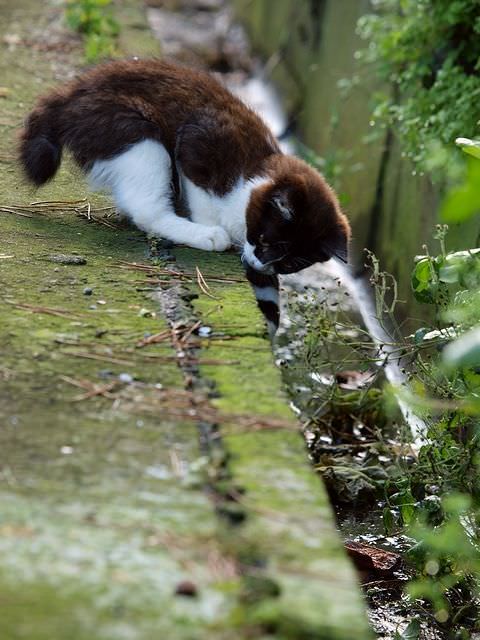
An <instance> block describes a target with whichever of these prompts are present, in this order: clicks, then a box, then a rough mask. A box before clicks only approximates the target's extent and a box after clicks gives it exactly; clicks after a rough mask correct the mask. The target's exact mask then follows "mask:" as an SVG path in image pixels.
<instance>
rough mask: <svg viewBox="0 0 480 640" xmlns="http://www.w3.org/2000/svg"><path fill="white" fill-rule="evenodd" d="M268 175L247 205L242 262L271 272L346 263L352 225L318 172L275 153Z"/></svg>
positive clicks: (264, 271)
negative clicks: (329, 263) (318, 264)
mask: <svg viewBox="0 0 480 640" xmlns="http://www.w3.org/2000/svg"><path fill="white" fill-rule="evenodd" d="M266 177H267V178H268V179H267V181H266V182H265V183H263V184H262V185H261V186H259V187H257V188H256V189H254V190H253V191H252V194H251V197H250V201H249V204H248V207H247V213H246V223H247V238H246V242H245V245H244V248H243V256H242V257H243V260H244V261H245V262H247V263H248V264H249V265H250V266H251V267H252V268H253V269H255V270H256V271H260V272H262V273H266V274H274V273H277V274H282V273H294V272H296V271H300V270H301V269H305V268H306V267H309V266H311V265H312V264H315V263H316V262H325V261H326V260H329V259H330V258H334V257H336V258H338V259H340V260H342V261H343V262H347V257H348V242H349V239H350V225H349V223H348V221H347V218H346V217H345V215H344V214H343V213H342V211H341V209H340V206H339V204H338V200H337V198H336V196H335V194H334V192H333V190H332V189H331V188H330V187H329V186H328V185H327V183H326V182H325V180H324V178H323V177H322V176H321V175H320V174H319V173H318V171H316V170H315V169H313V168H312V167H310V166H309V165H307V164H306V163H305V162H303V161H302V160H299V159H298V158H295V157H292V156H284V155H276V156H273V157H272V159H270V161H269V165H268V167H267V176H266Z"/></svg>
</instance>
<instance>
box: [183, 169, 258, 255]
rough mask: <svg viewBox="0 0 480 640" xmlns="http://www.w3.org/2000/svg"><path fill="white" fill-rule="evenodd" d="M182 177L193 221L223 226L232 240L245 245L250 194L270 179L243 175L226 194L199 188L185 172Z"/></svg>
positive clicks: (184, 192)
mask: <svg viewBox="0 0 480 640" xmlns="http://www.w3.org/2000/svg"><path fill="white" fill-rule="evenodd" d="M181 180H182V190H183V194H184V197H185V200H186V204H187V206H188V208H189V211H190V215H191V217H192V220H193V221H194V222H197V223H199V224H205V225H211V226H213V225H218V226H221V227H222V228H223V229H225V231H227V233H228V234H229V236H230V238H231V240H232V243H234V244H237V245H241V244H243V243H244V242H245V239H246V212H247V207H248V203H249V201H250V196H251V193H252V191H253V189H255V188H256V187H259V186H260V185H262V184H264V183H266V182H268V181H269V180H268V179H267V178H263V177H260V176H258V177H255V178H252V179H251V180H245V179H244V178H243V177H241V178H239V179H238V181H237V182H236V183H235V185H234V187H233V188H232V189H231V190H230V191H229V192H228V193H226V194H225V195H224V196H218V195H216V194H214V193H211V192H210V191H206V190H205V189H202V188H201V187H198V186H197V185H196V184H194V183H193V182H192V181H191V180H189V179H188V178H186V177H185V176H184V175H181Z"/></svg>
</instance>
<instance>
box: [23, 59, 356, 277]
mask: <svg viewBox="0 0 480 640" xmlns="http://www.w3.org/2000/svg"><path fill="white" fill-rule="evenodd" d="M148 138H150V139H153V140H157V141H159V142H161V143H162V144H163V145H164V146H165V147H166V149H167V151H168V152H169V154H170V156H171V158H172V161H173V162H172V165H173V166H179V167H180V168H181V169H182V172H183V173H184V174H185V175H186V177H187V178H189V179H190V180H191V181H192V182H193V183H195V184H196V185H197V186H199V187H202V188H204V189H207V190H209V191H211V192H213V193H216V194H218V195H220V196H221V195H224V194H225V193H227V192H228V191H229V190H230V188H231V187H232V186H233V185H234V184H235V182H236V181H237V179H238V178H240V177H241V176H243V177H244V178H245V179H248V178H252V177H253V176H259V175H263V176H268V177H270V178H271V180H272V182H271V184H269V185H267V186H263V187H260V188H257V189H256V190H254V191H253V192H252V197H251V200H250V203H249V206H248V209H247V212H246V225H247V239H248V241H249V242H250V243H251V244H253V245H255V246H256V247H257V248H256V255H257V257H258V258H259V259H260V260H261V261H262V262H270V263H271V264H272V267H271V272H276V273H291V272H293V271H298V270H300V269H302V268H304V267H305V266H309V265H310V264H313V263H314V262H321V261H324V260H327V259H328V258H330V257H332V256H338V257H340V258H342V259H346V255H347V244H348V240H349V235H350V228H349V225H348V222H347V219H346V217H345V216H344V215H343V213H342V212H341V210H340V207H339V204H338V201H337V198H336V196H335V194H334V193H333V191H332V189H331V188H330V187H329V186H328V185H327V184H326V182H325V180H324V179H323V177H322V176H321V175H320V174H319V173H318V172H317V171H315V170H314V169H313V168H311V167H310V166H308V165H307V164H306V163H304V162H303V161H301V160H299V159H297V158H294V157H291V156H285V155H283V154H282V153H281V151H280V149H279V147H278V145H277V142H276V141H275V139H274V137H273V135H272V134H271V132H270V130H269V129H268V128H267V126H266V125H265V124H264V123H263V121H262V120H261V119H260V118H259V117H258V116H257V115H256V114H255V113H254V112H253V111H252V110H251V109H249V108H248V107H247V106H245V105H244V104H243V103H242V102H241V101H240V100H239V99H238V98H236V97H234V96H233V95H232V94H231V93H230V92H229V91H228V90H227V89H226V88H225V87H223V86H222V85H221V84H220V83H219V82H217V80H215V79H214V78H213V77H212V76H210V75H209V74H207V73H204V72H201V71H197V70H193V69H189V68H185V67H182V66H179V65H177V64H173V63H171V62H164V61H160V60H127V61H115V62H111V63H108V64H104V65H100V66H98V67H96V68H94V69H92V70H91V71H88V72H87V73H85V74H84V75H82V76H81V77H80V78H78V79H77V80H75V81H73V82H72V83H70V84H68V85H66V86H65V87H63V88H61V89H58V90H56V91H54V92H52V93H50V94H49V95H47V96H46V97H44V98H42V99H40V100H39V102H38V103H37V105H36V107H35V109H34V110H33V111H32V113H31V114H30V116H29V117H28V119H27V122H26V126H25V129H24V131H23V132H22V134H21V140H20V159H21V162H22V165H23V167H24V169H25V172H26V174H27V176H28V177H29V179H30V180H31V181H33V182H34V183H36V184H42V183H44V182H46V181H47V180H49V179H50V178H51V177H53V175H54V173H55V171H56V170H57V168H58V165H59V164H60V160H61V151H62V148H63V147H64V146H65V147H67V148H68V149H69V150H70V152H71V153H72V154H73V157H74V158H75V160H76V161H77V163H78V164H79V165H80V166H81V167H83V168H84V169H85V170H88V169H89V168H90V167H91V166H92V164H93V163H94V162H95V161H96V160H100V159H107V158H112V157H114V156H115V155H117V154H119V153H120V152H122V151H123V150H125V149H126V148H127V147H128V146H129V145H132V144H134V143H135V142H139V141H141V140H144V139H148Z"/></svg>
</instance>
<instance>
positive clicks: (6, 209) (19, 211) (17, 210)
mask: <svg viewBox="0 0 480 640" xmlns="http://www.w3.org/2000/svg"><path fill="white" fill-rule="evenodd" d="M0 213H12V214H14V215H16V216H21V217H22V218H33V216H31V215H30V214H28V213H25V211H24V209H23V208H22V207H16V206H14V205H12V206H5V205H0Z"/></svg>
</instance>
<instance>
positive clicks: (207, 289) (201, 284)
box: [195, 266, 218, 300]
mask: <svg viewBox="0 0 480 640" xmlns="http://www.w3.org/2000/svg"><path fill="white" fill-rule="evenodd" d="M195 272H196V274H197V284H198V286H199V287H200V289H201V291H202V292H203V293H204V294H205V295H206V296H208V297H209V298H213V300H218V298H216V297H215V296H214V295H212V294H211V293H210V287H209V286H208V284H207V283H206V282H205V278H204V277H203V275H202V272H201V271H200V269H199V268H198V267H197V266H196V267H195Z"/></svg>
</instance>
